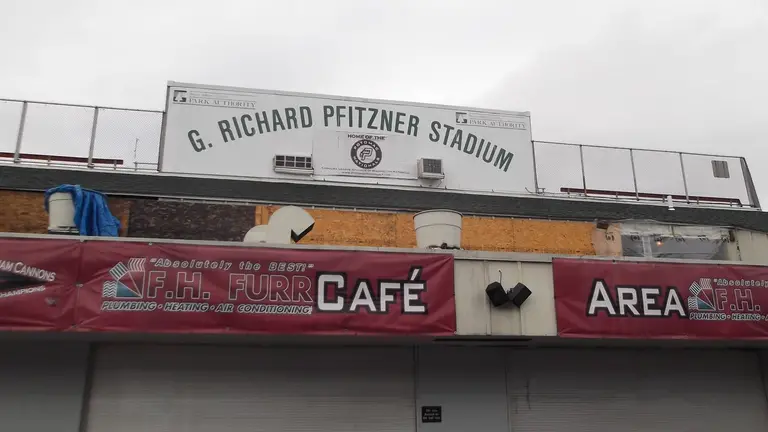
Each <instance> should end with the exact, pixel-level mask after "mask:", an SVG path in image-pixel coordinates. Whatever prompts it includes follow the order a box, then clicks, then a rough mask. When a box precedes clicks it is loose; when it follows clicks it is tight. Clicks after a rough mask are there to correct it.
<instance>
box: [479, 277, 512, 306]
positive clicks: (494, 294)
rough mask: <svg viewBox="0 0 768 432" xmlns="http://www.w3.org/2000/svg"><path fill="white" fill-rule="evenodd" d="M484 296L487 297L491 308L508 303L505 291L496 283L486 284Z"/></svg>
mask: <svg viewBox="0 0 768 432" xmlns="http://www.w3.org/2000/svg"><path fill="white" fill-rule="evenodd" d="M485 294H486V295H488V299H489V300H490V301H491V304H492V305H493V307H499V306H502V305H504V304H505V303H506V302H508V301H509V297H508V296H507V290H505V289H504V287H503V286H501V284H500V283H498V282H492V283H490V284H488V286H487V287H486V288H485Z"/></svg>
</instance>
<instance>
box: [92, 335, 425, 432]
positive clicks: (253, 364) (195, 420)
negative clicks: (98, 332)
mask: <svg viewBox="0 0 768 432" xmlns="http://www.w3.org/2000/svg"><path fill="white" fill-rule="evenodd" d="M413 363H414V362H413V354H412V351H411V350H410V349H405V348H403V349H387V348H358V349H347V348H329V349H321V348H315V349H312V348H307V349H298V348H295V349H294V348H290V349H288V348H251V347H213V346H125V345H123V346H108V347H103V348H101V349H100V350H99V352H98V356H97V360H96V367H95V372H94V378H93V387H92V392H91V398H90V403H89V412H88V423H87V426H88V428H87V430H88V431H89V432H136V431H142V432H160V431H163V432H166V431H168V432H170V431H184V432H197V431H200V432H210V431H215V432H228V431H249V432H250V431H269V432H275V431H297V432H298V431H313V432H315V431H334V432H336V431H339V432H343V431H355V432H357V431H361V430H365V431H374V432H376V431H380V432H395V431H396V432H408V431H413V430H414V429H415V402H414V384H413V383H414V381H413V375H414V364H413Z"/></svg>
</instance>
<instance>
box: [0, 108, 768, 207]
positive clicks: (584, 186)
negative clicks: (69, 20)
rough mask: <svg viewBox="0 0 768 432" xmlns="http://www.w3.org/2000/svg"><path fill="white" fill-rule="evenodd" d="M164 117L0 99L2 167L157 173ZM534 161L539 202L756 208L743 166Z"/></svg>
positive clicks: (596, 152) (610, 159) (652, 158)
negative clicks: (722, 174)
mask: <svg viewBox="0 0 768 432" xmlns="http://www.w3.org/2000/svg"><path fill="white" fill-rule="evenodd" d="M163 115H164V113H163V112H162V111H154V110H140V109H123V108H113V107H100V106H88V105H73V104H61V103H52V102H31V101H22V100H12V99H0V163H15V164H36V165H46V166H60V167H87V168H91V169H100V170H113V171H142V172H149V173H151V172H157V171H158V160H159V156H160V155H159V151H160V139H161V138H160V137H161V129H162V124H163ZM533 153H534V161H533V165H534V176H535V183H536V185H535V186H536V190H535V191H528V192H530V193H535V194H538V195H545V196H547V195H549V196H559V197H563V196H565V197H567V196H574V197H576V196H578V197H588V198H591V199H613V200H624V201H626V200H632V201H655V202H661V201H664V200H665V199H667V197H669V196H671V197H672V199H673V201H675V202H684V203H692V204H706V205H725V206H731V207H734V206H735V207H759V202H758V200H757V194H756V193H755V190H754V185H753V184H752V179H751V176H750V174H749V169H748V168H747V165H746V162H745V161H744V159H743V158H738V157H732V156H720V155H705V154H695V153H683V152H673V151H665V150H640V149H630V148H622V147H598V146H590V145H582V144H571V143H561V142H546V141H534V142H533ZM713 160H716V161H718V163H722V162H725V163H726V165H727V166H728V168H727V169H726V171H727V172H728V174H729V177H728V178H715V176H713V169H714V168H713V166H714V164H713V162H712V161H713Z"/></svg>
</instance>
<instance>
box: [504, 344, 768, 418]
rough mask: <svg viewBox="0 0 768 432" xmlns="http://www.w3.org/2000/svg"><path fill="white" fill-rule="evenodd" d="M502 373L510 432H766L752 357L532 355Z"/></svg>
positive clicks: (705, 353)
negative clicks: (506, 386) (505, 381)
mask: <svg viewBox="0 0 768 432" xmlns="http://www.w3.org/2000/svg"><path fill="white" fill-rule="evenodd" d="M508 365H509V371H508V377H509V378H508V379H509V386H510V387H509V392H510V417H511V421H512V431H513V432H518V431H520V432H522V431H568V432H580V431H585V432H587V431H588V432H599V431H611V432H614V431H649V432H650V431H653V432H656V431H661V430H665V431H672V430H674V431H678V432H686V431H691V432H694V431H695V432H704V431H713V432H723V431H728V430H739V431H766V430H768V412H767V411H768V404H767V403H766V397H765V394H764V391H763V388H762V383H761V374H760V369H759V362H758V357H757V355H756V354H754V353H752V352H748V351H727V350H695V351H694V350H669V349H666V350H661V349H659V350H629V349H628V350H574V349H569V350H566V349H561V350H541V351H536V350H533V351H516V352H512V353H511V354H510V358H509V362H508Z"/></svg>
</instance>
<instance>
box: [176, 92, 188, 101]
mask: <svg viewBox="0 0 768 432" xmlns="http://www.w3.org/2000/svg"><path fill="white" fill-rule="evenodd" d="M173 101H174V102H179V103H184V102H186V101H187V91H186V90H174V91H173Z"/></svg>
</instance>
